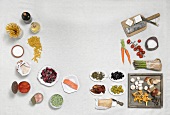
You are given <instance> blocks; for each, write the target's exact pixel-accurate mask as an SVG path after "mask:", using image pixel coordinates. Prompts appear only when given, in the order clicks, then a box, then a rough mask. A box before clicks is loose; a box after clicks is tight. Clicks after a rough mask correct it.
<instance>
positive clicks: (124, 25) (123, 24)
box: [121, 14, 147, 37]
mask: <svg viewBox="0 0 170 115" xmlns="http://www.w3.org/2000/svg"><path fill="white" fill-rule="evenodd" d="M138 15H141V14H138ZM138 15H136V16H138ZM136 16H133V17H131V18H129V19H131V20H133V21H134V19H133V18H134V17H136ZM141 16H142V15H141ZM142 17H143V16H142ZM126 21H127V19H126V20H124V21H122V22H121V24H122V27H123V30H124V32H125V34H126V36H127V37H131V36H133V35H135V34H138V33H140V32H142V31H144V30H145V29H146V28H147V24H146V26H145V27H143V28H141V29H139V30H137V31H135V32H132V33H130V34H128V33H127V32H126V30H125V29H126V28H128V27H129V26H128V25H127V24H126ZM133 25H134V23H133V24H132V26H133Z"/></svg>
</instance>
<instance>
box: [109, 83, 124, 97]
mask: <svg viewBox="0 0 170 115" xmlns="http://www.w3.org/2000/svg"><path fill="white" fill-rule="evenodd" d="M114 85H118V86H120V85H121V86H122V89H123V90H124V91H123V93H119V94H114V93H113V92H112V91H111V88H112V86H114ZM109 93H110V94H111V95H114V96H120V95H123V94H124V93H125V86H124V85H123V84H118V83H116V84H112V85H111V86H110V87H109Z"/></svg>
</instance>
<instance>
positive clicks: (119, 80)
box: [109, 70, 126, 82]
mask: <svg viewBox="0 0 170 115" xmlns="http://www.w3.org/2000/svg"><path fill="white" fill-rule="evenodd" d="M117 71H118V72H122V73H123V75H124V77H123V78H122V79H118V80H114V79H112V78H111V73H115V72H117ZM125 78H126V74H125V72H123V71H121V70H113V71H111V72H110V73H109V79H110V80H111V81H113V82H121V81H123V80H125Z"/></svg>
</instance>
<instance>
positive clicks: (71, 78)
mask: <svg viewBox="0 0 170 115" xmlns="http://www.w3.org/2000/svg"><path fill="white" fill-rule="evenodd" d="M64 79H69V80H70V81H72V82H74V83H76V84H77V85H78V89H79V87H80V84H79V81H78V78H77V76H75V75H69V76H68V77H65V78H63V80H62V82H61V84H62V86H63V90H64V91H65V92H66V93H73V92H76V91H78V89H77V90H75V89H73V88H71V87H69V86H68V85H66V84H64V83H63V82H64Z"/></svg>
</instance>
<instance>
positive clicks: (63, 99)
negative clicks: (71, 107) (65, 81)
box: [49, 94, 64, 109]
mask: <svg viewBox="0 0 170 115" xmlns="http://www.w3.org/2000/svg"><path fill="white" fill-rule="evenodd" d="M54 95H56V94H54ZM54 95H52V96H54ZM58 95H60V94H58ZM52 96H51V98H52ZM60 96H61V95H60ZM61 97H62V98H63V96H61ZM51 98H50V100H49V103H50V106H51V107H52V108H54V109H59V108H61V107H62V105H63V103H64V99H63V103H62V105H60V106H58V107H56V106H53V105H52V103H51Z"/></svg>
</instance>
